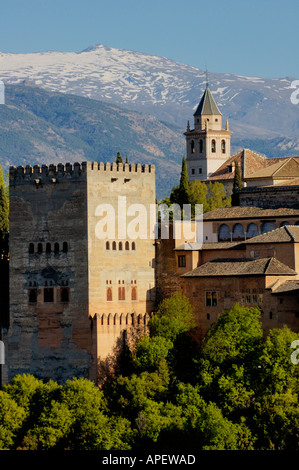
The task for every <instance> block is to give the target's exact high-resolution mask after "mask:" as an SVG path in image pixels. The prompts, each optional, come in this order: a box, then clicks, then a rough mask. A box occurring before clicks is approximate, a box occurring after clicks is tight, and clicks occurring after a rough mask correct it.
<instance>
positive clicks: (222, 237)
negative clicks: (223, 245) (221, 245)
mask: <svg viewBox="0 0 299 470" xmlns="http://www.w3.org/2000/svg"><path fill="white" fill-rule="evenodd" d="M218 240H219V241H228V240H229V241H230V231H229V228H228V226H227V225H226V224H222V225H221V226H220V228H219V233H218Z"/></svg>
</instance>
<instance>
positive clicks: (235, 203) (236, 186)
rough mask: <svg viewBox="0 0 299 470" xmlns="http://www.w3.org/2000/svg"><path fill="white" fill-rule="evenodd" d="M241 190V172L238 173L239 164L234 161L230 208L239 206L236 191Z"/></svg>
mask: <svg viewBox="0 0 299 470" xmlns="http://www.w3.org/2000/svg"><path fill="white" fill-rule="evenodd" d="M242 188H243V183H242V178H241V172H240V167H239V163H238V162H237V160H235V176H234V183H233V193H232V206H238V205H239V200H240V198H239V194H238V191H240V190H241V189H242Z"/></svg>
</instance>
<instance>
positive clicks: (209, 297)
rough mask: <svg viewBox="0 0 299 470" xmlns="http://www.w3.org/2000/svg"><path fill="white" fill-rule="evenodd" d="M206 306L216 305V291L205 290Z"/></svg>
mask: <svg viewBox="0 0 299 470" xmlns="http://www.w3.org/2000/svg"><path fill="white" fill-rule="evenodd" d="M206 307H217V292H214V291H207V292H206Z"/></svg>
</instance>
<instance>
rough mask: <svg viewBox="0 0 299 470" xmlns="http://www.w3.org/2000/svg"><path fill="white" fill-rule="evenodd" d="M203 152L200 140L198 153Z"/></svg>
mask: <svg viewBox="0 0 299 470" xmlns="http://www.w3.org/2000/svg"><path fill="white" fill-rule="evenodd" d="M202 152H203V141H202V139H200V140H199V153H202Z"/></svg>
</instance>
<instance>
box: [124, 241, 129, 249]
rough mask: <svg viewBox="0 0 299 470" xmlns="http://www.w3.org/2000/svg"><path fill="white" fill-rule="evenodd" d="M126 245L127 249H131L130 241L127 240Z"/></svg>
mask: <svg viewBox="0 0 299 470" xmlns="http://www.w3.org/2000/svg"><path fill="white" fill-rule="evenodd" d="M125 247H126V250H129V249H130V243H129V242H126V245H125Z"/></svg>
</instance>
